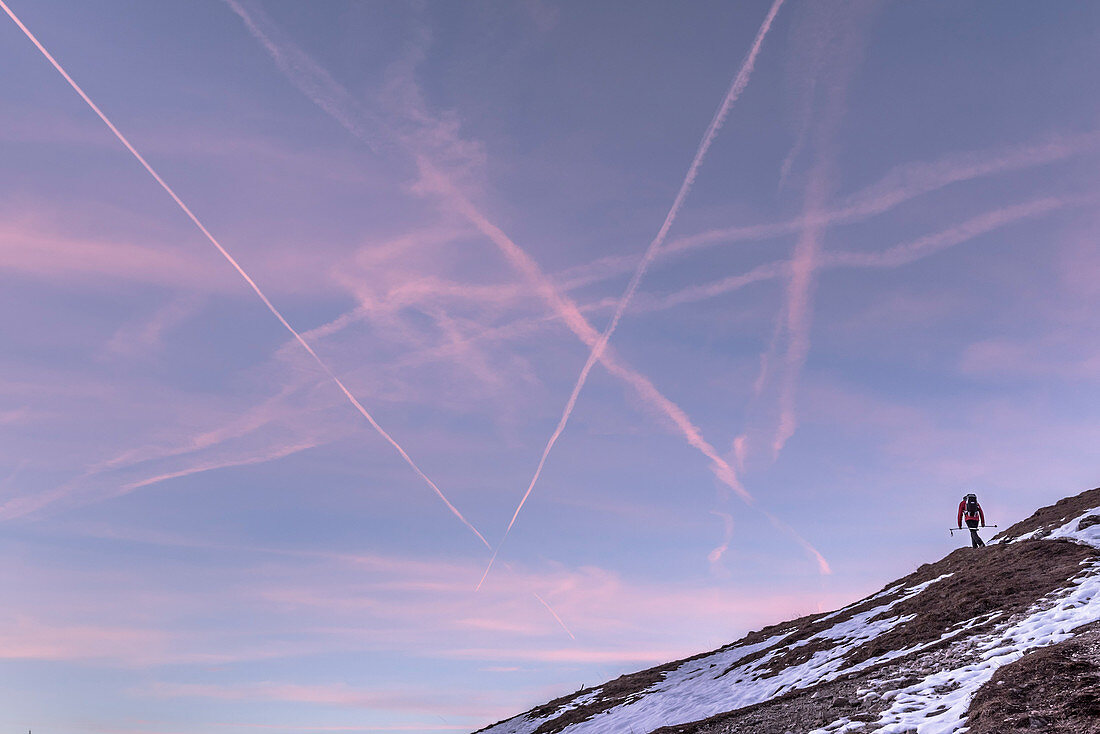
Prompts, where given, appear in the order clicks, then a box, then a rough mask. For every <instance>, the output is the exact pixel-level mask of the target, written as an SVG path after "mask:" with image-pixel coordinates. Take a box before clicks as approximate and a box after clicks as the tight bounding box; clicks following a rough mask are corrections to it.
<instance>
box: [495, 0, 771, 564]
mask: <svg viewBox="0 0 1100 734" xmlns="http://www.w3.org/2000/svg"><path fill="white" fill-rule="evenodd" d="M782 5H783V0H774V2H773V3H772V6H771V9H770V10H769V11H768V14H767V16H766V17H765V18H764V22H763V23H762V24H761V25H760V29H759V30H758V31H757V32H756V38H755V39H754V40H753V43H752V46H751V47H750V48H749V52H748V54H747V55H746V56H745V60H744V61H743V62H742V63H741V68H740V69H738V71H737V75H736V76H735V77H734V79H733V83H732V84H731V85H730V88H729V90H728V91H727V92H726V96H725V98H723V100H722V104H721V105H719V107H718V111H717V112H715V113H714V117H713V118H712V119H711V121H710V125H708V126H707V130H706V132H705V133H704V134H703V139H702V141H700V143H699V147H698V149H696V151H695V157H694V158H693V159H692V161H691V165H690V166H689V167H688V172H687V175H686V176H684V180H683V182H682V183H681V184H680V190H679V191H678V192H677V193H676V198H675V199H674V200H673V202H672V207H671V208H670V209H669V210H668V214H666V215H665V221H664V222H663V223H662V224H661V228H660V230H658V232H657V236H656V237H654V238H653V241H652V242H650V243H649V247H647V248H646V251H645V254H644V255H643V256H642V259H641V261H640V262H639V263H638V265H637V267H636V268H635V270H634V274H633V275H632V276H631V278H630V283H629V284H628V285H627V287H626V291H625V292H624V293H623V295H622V298H620V299H619V304H618V306H616V307H615V312H614V314H613V315H612V316H611V321H610V322H609V323H608V325H607V327H606V328H605V329H604V331H603V334H601V335H600V338H599V340H598V341H597V342H596V344H595V345H593V346H592V351H591V352H590V353H589V355H588V359H587V360H586V361H585V363H584V366H583V367H582V368H581V373H580V375H578V377H577V382H576V384H574V385H573V391H572V392H571V393H570V394H569V399H568V400H566V402H565V409H564V410H563V411H562V414H561V418H560V419H559V420H558V424H557V426H555V427H554V432H553V433H551V434H550V439H549V440H548V441H547V442H546V446H545V448H543V450H542V456H540V457H539V463H538V466H537V467H536V468H535V474H534V476H532V477H531V482H530V483H529V484H528V485H527V491H526V492H525V493H524V495H523V498H522V499H521V500H520V502H519V505H518V506H517V507H516V511H515V513H513V515H512V520H511V521H510V522H509V523H508V528H507V530H505V531H504V537H503V538H501V541H500V543H498V544H497V548H496V550H495V551H494V553H493V557H494V558H495V557H496V554H497V552H499V550H500V546H501V545H503V544H504V541H505V540H506V539H507V538H508V534H509V533H510V532H511V531H512V526H513V525H515V523H516V518H517V517H519V513H520V510H522V509H523V505H524V504H526V502H527V499H528V498H529V497H530V496H531V492H532V491H533V490H534V489H535V485H536V484H537V483H538V480H539V477H540V476H541V475H542V470H543V467H545V466H546V460H547V458H549V456H550V452H551V451H552V450H553V449H554V444H556V443H557V442H558V439H559V438H560V437H561V434H562V432H563V431H565V426H566V425H567V424H568V423H569V417H570V416H571V415H572V414H573V409H574V408H575V407H576V405H577V398H579V397H580V394H581V390H582V389H583V388H584V383H585V382H586V381H587V380H588V375H589V373H590V372H591V371H592V367H593V366H595V364H596V362H597V361H598V360H599V359H600V357H601V355H603V352H604V350H605V349H606V348H607V343H608V342H609V341H610V340H611V336H612V334H614V333H615V329H616V328H617V327H618V325H619V321H620V320H621V319H622V316H623V312H625V311H626V309H627V307H628V306H629V305H630V301H631V299H633V298H634V293H635V292H636V291H637V290H638V286H639V284H641V282H642V278H643V277H645V274H646V271H647V270H648V269H649V266H650V264H652V262H653V260H654V259H655V258H656V257H657V255H658V253H659V252H660V250H661V245H662V244H663V243H664V241H665V238H666V237H667V236H668V231H669V230H670V229H671V228H672V224H673V222H675V221H676V216H677V215H678V214H679V213H680V208H681V207H682V206H683V204H684V200H685V199H687V195H688V193H690V191H691V187H692V185H693V184H694V183H695V178H696V177H697V176H698V175H699V169H700V167H701V166H702V165H703V159H704V158H705V157H706V154H707V151H709V150H710V146H711V144H712V143H713V142H714V139H715V138H716V137H717V136H718V131H719V130H721V129H722V124H723V123H724V122H725V121H726V116H727V115H728V114H729V111H730V109H731V108H732V107H733V103H734V102H736V101H737V99H738V97H740V96H741V93H742V92H743V91H744V90H745V87H747V86H748V83H749V78H750V77H751V76H752V71H753V68H754V67H755V65H756V57H757V55H758V54H759V53H760V48H761V46H763V44H764V37H765V36H766V35H767V34H768V30H769V29H770V28H771V25H772V21H773V20H775V16H776V14H777V13H778V12H779V8H780V6H782ZM726 466H727V467H728V466H729V465H728V464H727V465H726ZM730 471H731V472H732V468H730ZM738 485H739V483H738ZM491 567H492V561H491V560H490V562H489V567H488V568H486V569H485V573H486V574H488V573H489V568H491ZM482 580H483V581H484V576H483V577H482Z"/></svg>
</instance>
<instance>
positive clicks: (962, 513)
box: [958, 499, 985, 528]
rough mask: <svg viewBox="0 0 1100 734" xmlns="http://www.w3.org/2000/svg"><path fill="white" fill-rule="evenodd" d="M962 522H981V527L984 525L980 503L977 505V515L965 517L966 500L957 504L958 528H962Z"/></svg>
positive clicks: (983, 514)
mask: <svg viewBox="0 0 1100 734" xmlns="http://www.w3.org/2000/svg"><path fill="white" fill-rule="evenodd" d="M963 520H981V521H982V525H985V513H984V512H982V506H981V504H980V503H979V504H978V514H977V515H967V514H966V500H965V499H964V500H963V501H962V502H960V503H959V520H958V522H959V527H960V528H961V527H962V526H963Z"/></svg>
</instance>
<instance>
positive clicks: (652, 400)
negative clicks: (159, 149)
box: [226, 0, 828, 588]
mask: <svg viewBox="0 0 1100 734" xmlns="http://www.w3.org/2000/svg"><path fill="white" fill-rule="evenodd" d="M780 1H781V0H780ZM226 3H227V4H228V5H229V6H230V8H231V9H233V11H234V12H235V13H237V14H238V15H239V16H240V17H241V19H242V20H244V22H245V24H246V26H247V28H248V30H249V33H251V34H252V35H253V37H255V38H256V40H257V41H258V42H259V43H260V44H261V45H262V46H263V47H264V49H265V50H266V51H267V52H268V53H269V54H270V55H271V57H272V58H273V60H274V61H275V62H276V65H278V66H279V69H280V70H281V71H282V72H283V74H284V75H286V77H287V78H288V79H289V80H290V82H291V83H292V84H294V85H295V86H296V87H297V88H298V89H299V91H301V92H302V93H303V94H304V95H305V96H306V97H308V98H309V99H311V100H312V101H313V102H314V103H315V104H316V105H317V106H318V107H320V108H321V109H322V110H324V111H326V112H328V113H329V114H331V115H332V116H333V118H334V119H335V120H336V121H337V122H339V123H340V124H341V125H342V126H343V127H344V128H345V129H346V130H347V131H348V132H349V133H351V134H352V135H353V136H355V137H357V138H360V139H363V140H365V141H366V142H368V143H369V142H370V140H369V139H367V138H366V135H367V133H366V130H365V128H364V126H363V125H361V124H359V122H358V121H357V120H356V119H355V115H354V114H353V113H354V112H355V111H354V110H349V109H347V108H345V107H341V105H348V104H350V102H349V101H348V99H349V98H348V96H347V94H346V91H345V90H343V88H342V87H341V86H340V85H339V83H338V82H336V81H335V80H333V79H332V77H331V75H329V74H328V72H327V71H325V70H324V69H323V68H322V67H320V66H319V65H318V64H317V63H316V62H315V61H313V59H312V58H310V57H309V56H308V55H307V54H305V53H304V52H302V51H301V50H300V49H298V48H296V47H295V46H294V45H293V44H292V43H291V42H289V41H286V40H285V39H282V42H281V43H277V42H276V41H275V40H273V38H272V37H271V36H269V35H268V33H267V31H266V30H265V28H264V27H267V26H270V25H271V24H270V23H268V22H266V19H265V18H264V17H263V16H262V15H259V14H251V13H249V12H248V11H246V10H245V9H244V8H243V7H242V6H241V5H240V3H238V2H237V1H236V0H226ZM779 4H780V2H777V3H776V6H775V8H773V10H774V9H776V8H778V5H779ZM771 17H774V13H770V14H769V20H768V22H769V23H770V18H771ZM261 25H263V26H264V27H261ZM272 32H274V31H273V30H272ZM758 41H759V39H758ZM758 47H759V42H758V43H757V44H755V46H754V48H758ZM740 76H741V75H739V77H740ZM746 81H747V80H746ZM735 84H737V80H735ZM740 86H741V88H743V86H744V82H742V84H741V85H740ZM738 93H740V92H739V91H738ZM731 103H732V102H731ZM726 112H728V108H726V105H725V104H723V108H720V109H719V113H720V114H721V115H722V116H724V114H725V113H726ZM716 118H717V115H716ZM711 128H714V129H713V130H712V129H711ZM379 129H380V130H382V131H383V132H385V133H386V134H389V135H394V132H393V129H392V128H391V127H387V126H384V125H380V128H379ZM716 130H717V128H716V127H715V126H714V122H713V121H712V124H711V127H708V132H709V133H711V138H713V133H714V132H716ZM399 140H400V141H401V142H402V143H403V144H404V145H405V147H406V148H407V149H408V150H409V153H410V155H412V156H413V158H414V159H415V162H416V165H417V167H418V170H419V173H420V181H419V182H418V187H419V189H420V190H421V191H423V192H431V193H435V194H437V195H439V196H440V197H441V198H443V199H444V200H445V202H446V203H447V204H449V205H450V206H451V207H452V208H453V209H454V210H455V211H456V212H457V213H458V214H459V215H460V216H462V217H463V218H464V219H466V220H467V221H468V222H469V223H470V224H472V225H473V226H474V227H475V228H476V229H477V230H478V231H479V232H481V233H482V234H483V235H484V236H485V237H486V238H487V239H489V241H490V242H492V243H493V244H494V245H496V247H497V248H498V250H500V252H501V254H502V255H504V257H505V259H506V260H508V262H509V263H511V265H512V266H513V267H514V268H515V269H516V270H518V271H519V272H520V273H521V274H522V275H523V276H524V277H525V278H526V279H527V280H528V282H530V283H531V284H532V285H533V286H534V288H535V291H536V293H537V294H538V295H539V297H541V298H542V299H543V300H544V301H546V303H547V304H548V305H549V306H550V307H551V309H552V310H553V312H554V313H555V314H556V315H557V317H558V318H560V319H562V321H563V322H564V323H565V325H566V326H567V327H568V328H569V329H570V331H572V332H573V333H574V334H575V335H576V336H577V337H578V338H579V339H580V340H581V341H583V342H584V343H585V345H586V346H588V347H589V349H594V348H595V346H596V345H597V344H599V340H600V332H598V331H597V330H596V329H595V328H594V327H593V326H592V325H591V324H590V323H589V322H588V320H587V319H586V318H585V317H584V315H583V314H582V313H581V310H580V308H578V306H577V304H576V303H574V302H573V301H572V300H571V299H569V298H568V297H565V296H563V295H562V294H561V292H560V291H559V289H558V288H557V287H556V286H555V284H554V283H553V282H552V281H551V280H550V278H548V277H547V276H546V275H545V273H543V272H542V269H541V268H540V267H539V265H538V263H536V262H535V261H534V259H532V258H531V256H530V255H529V254H528V253H527V252H526V251H525V250H524V249H523V248H521V247H520V246H519V245H517V244H516V243H515V242H514V241H513V240H512V239H511V238H510V237H508V235H507V234H506V233H505V232H504V231H503V230H501V229H500V228H499V227H498V226H496V225H495V224H493V223H492V222H491V221H489V219H488V218H487V217H486V216H485V215H484V214H483V213H482V212H481V211H480V210H479V209H478V208H477V207H476V206H474V205H473V203H471V202H470V201H469V199H467V198H466V196H465V195H463V193H462V192H461V191H459V190H458V189H457V188H456V187H455V185H454V183H453V182H452V181H451V180H450V178H449V177H447V176H446V175H444V174H443V173H442V172H441V171H439V170H438V168H436V166H435V165H434V164H433V163H432V161H431V160H429V159H428V158H427V157H426V156H424V155H422V154H420V153H418V152H417V151H416V150H415V149H412V148H411V144H410V141H409V140H408V139H406V138H400V137H399ZM707 144H708V145H709V142H708V143H707ZM695 168H696V169H697V168H698V166H696V167H695ZM681 198H682V197H681ZM539 321H540V322H541V321H542V320H541V319H540V320H539ZM507 328H508V327H505V329H507ZM605 347H606V344H605ZM598 359H599V361H600V362H601V363H602V364H603V365H604V366H605V367H606V368H607V369H608V371H609V372H610V373H611V374H612V375H614V376H616V377H618V378H620V379H621V380H623V381H624V382H626V383H627V385H629V386H630V387H631V388H633V389H634V390H635V391H636V392H637V393H638V394H639V395H640V396H641V397H642V398H643V400H644V401H645V402H647V403H648V404H650V405H651V406H653V407H654V408H655V409H656V410H657V411H659V412H660V413H662V414H663V415H664V416H665V417H666V418H668V420H669V422H670V423H671V424H672V425H673V426H675V427H676V428H677V429H678V430H679V431H680V432H681V433H682V435H683V436H684V438H685V439H686V440H687V442H688V443H689V444H690V445H691V446H693V447H694V448H696V449H697V450H699V451H700V452H701V453H703V455H704V456H706V457H707V458H708V459H709V460H710V462H711V471H712V472H713V473H714V474H715V476H716V477H717V478H718V480H719V481H721V482H722V483H723V484H726V485H727V486H729V487H730V488H731V489H733V490H734V491H735V492H736V493H737V494H738V495H739V496H741V497H742V499H744V500H745V502H746V503H748V504H749V505H750V506H752V505H753V504H754V500H753V498H752V496H751V495H750V494H749V493H748V492H747V491H746V490H745V488H744V487H743V486H741V484H740V482H739V481H738V480H737V476H736V473H735V472H734V470H733V468H732V467H731V466H730V465H729V464H728V463H727V462H726V461H725V460H724V459H722V457H721V456H720V454H719V453H718V451H717V450H716V449H715V448H714V447H713V446H712V445H711V444H710V443H709V442H707V441H706V439H704V438H703V436H702V433H701V431H700V430H699V429H698V427H696V426H695V425H694V424H693V423H692V422H691V420H690V418H689V417H688V416H687V414H686V413H684V411H683V410H682V409H681V408H680V407H679V406H678V405H676V404H675V403H673V402H672V401H671V400H669V399H668V398H666V397H665V396H664V395H663V394H661V392H660V391H659V390H658V389H657V388H656V386H655V385H653V383H652V382H651V381H650V380H649V379H648V378H646V377H645V376H643V375H641V374H640V373H638V372H637V371H635V370H633V369H632V368H630V367H628V366H626V365H623V364H621V363H619V362H618V361H617V360H615V359H614V358H613V357H612V356H611V355H610V354H609V353H608V351H607V350H606V349H604V350H602V351H601V353H600V354H599V356H598ZM528 494H529V493H528ZM525 500H526V497H525ZM522 504H523V503H521V504H520V508H518V509H517V511H516V513H515V514H514V515H513V524H514V518H515V517H516V516H518V512H519V509H521V508H522ZM509 527H511V526H509ZM791 532H793V531H791ZM799 542H800V543H801V544H803V545H804V546H805V547H808V548H810V549H811V551H810V552H811V555H814V556H815V558H817V559H818V564H819V566H821V567H822V568H823V569H827V564H824V563H823V559H822V558H821V557H820V554H818V553H817V551H816V550H813V549H812V546H809V544H808V543H806V541H805V540H803V539H801V538H799ZM499 547H500V546H499V545H498V546H497V551H499ZM495 557H496V556H495V554H494V556H493V558H494V559H495ZM491 567H492V561H490V563H489V566H488V568H491ZM487 570H488V569H487ZM824 572H826V573H827V572H828V571H827V570H826V571H824ZM485 575H487V574H483V576H482V581H484V578H485ZM478 586H479V588H480V586H481V584H480V583H479V585H478Z"/></svg>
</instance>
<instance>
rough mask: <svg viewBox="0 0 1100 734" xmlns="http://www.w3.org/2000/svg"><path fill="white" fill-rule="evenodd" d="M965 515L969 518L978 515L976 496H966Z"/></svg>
mask: <svg viewBox="0 0 1100 734" xmlns="http://www.w3.org/2000/svg"><path fill="white" fill-rule="evenodd" d="M966 514H967V515H971V516H974V515H977V514H978V495H976V494H968V495H966Z"/></svg>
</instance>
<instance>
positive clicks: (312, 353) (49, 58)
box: [0, 0, 492, 548]
mask: <svg viewBox="0 0 1100 734" xmlns="http://www.w3.org/2000/svg"><path fill="white" fill-rule="evenodd" d="M0 8H3V10H4V12H5V13H7V14H8V17H9V18H11V19H12V21H14V22H15V24H16V25H17V26H19V29H20V30H21V31H23V33H24V35H26V36H27V38H28V39H30V41H31V43H33V44H34V45H35V47H36V48H37V49H38V50H39V51H41V52H42V55H43V56H45V57H46V60H47V61H49V62H50V64H51V65H53V68H54V69H56V70H57V72H58V73H59V74H61V76H62V77H64V78H65V81H67V82H68V83H69V86H70V87H72V88H73V90H74V91H75V92H76V93H77V94H79V95H80V98H81V99H83V100H84V101H85V102H86V103H87V104H88V106H89V107H91V108H92V111H93V112H95V113H96V115H98V116H99V119H100V120H102V121H103V124H105V125H106V126H107V127H108V128H110V130H111V132H112V133H114V134H115V137H116V138H118V140H119V142H120V143H122V144H123V145H124V146H125V147H126V150H128V151H130V153H131V154H133V156H134V158H136V159H137V161H138V163H140V164H141V165H142V167H143V168H144V169H145V170H146V171H148V172H149V175H150V176H152V177H153V179H154V180H155V181H156V182H157V183H158V184H160V187H161V188H162V189H164V190H165V191H166V192H167V193H168V195H169V196H170V197H172V201H174V202H176V205H177V206H179V208H180V209H181V210H182V211H183V213H184V214H186V215H187V218H188V219H190V220H191V221H192V222H193V223H194V224H195V226H196V227H198V229H199V231H200V232H202V233H203V235H204V236H205V237H206V239H208V240H209V241H210V244H212V245H214V247H216V248H217V250H218V252H220V253H221V254H222V256H224V257H225V259H226V260H228V261H229V264H230V265H232V266H233V269H234V270H236V271H237V272H238V273H239V274H240V276H241V277H242V278H244V280H245V282H246V283H248V285H249V286H250V287H251V288H252V290H253V291H255V293H256V295H257V296H259V297H260V300H261V301H263V302H264V305H265V306H267V309H268V310H269V311H271V313H272V314H274V315H275V318H277V319H278V320H279V323H281V324H282V325H283V326H284V327H285V328H286V330H287V331H289V332H290V333H291V334H292V335H293V336H294V338H295V339H296V340H297V342H298V343H299V344H301V345H302V348H303V349H305V350H306V351H307V352H309V356H311V357H313V359H314V361H315V362H317V364H318V365H319V366H320V367H321V369H322V370H324V372H325V374H327V375H328V376H329V378H331V379H332V381H333V382H334V383H336V386H337V387H338V388H340V391H341V392H342V393H344V397H346V398H347V399H348V402H349V403H351V404H352V406H353V407H354V408H355V409H356V410H358V411H359V413H360V415H362V416H363V417H364V418H366V419H367V422H368V423H370V424H371V426H372V427H373V428H374V430H376V431H378V433H379V434H380V435H381V436H382V438H384V439H386V441H388V442H389V444H390V445H391V446H393V448H394V449H395V450H396V451H397V453H399V454H400V455H401V458H402V459H404V460H405V463H406V464H408V465H409V466H410V467H412V470H413V471H415V472H416V474H417V476H419V477H420V478H421V479H423V480H424V482H425V483H426V484H427V485H428V486H429V487H431V488H432V490H433V491H434V492H435V493H436V495H437V496H438V497H439V499H441V500H442V501H443V503H444V504H445V505H447V508H448V509H449V510H450V511H451V512H452V513H453V514H454V516H455V517H457V518H458V519H459V520H460V521H462V524H463V525H465V526H466V527H467V528H469V529H470V531H471V532H472V533H473V534H474V535H476V536H477V538H478V540H480V541H481V542H482V544H484V545H485V546H486V547H489V548H491V547H492V546H490V545H489V542H488V541H487V540H485V536H483V535H482V534H481V533H480V532H478V529H477V528H475V527H474V526H473V525H472V524H471V523H470V521H469V520H467V519H466V518H465V517H464V516H463V514H462V513H461V512H459V511H458V508H457V507H455V506H454V505H453V504H452V503H451V501H450V500H449V499H447V497H446V495H444V494H443V491H442V490H440V489H439V487H438V486H437V485H436V483H435V482H433V481H432V480H431V479H430V478H429V477H428V475H427V474H425V473H424V472H423V471H422V470H421V468H420V467H419V466H417V464H416V462H415V461H413V460H412V457H410V456H409V454H408V452H406V451H405V449H403V448H402V447H401V444H399V443H397V441H396V440H394V438H393V436H391V435H390V434H389V433H387V432H386V430H385V429H384V428H382V426H381V425H379V423H378V421H376V420H375V419H374V416H372V415H371V414H370V412H369V411H368V410H367V409H366V408H364V407H363V404H362V403H360V402H359V400H358V399H356V397H355V396H354V395H352V394H351V391H350V390H348V388H347V387H346V386H345V385H344V383H343V382H342V381H341V380H340V378H339V377H337V376H336V373H335V372H333V371H332V369H331V368H330V367H329V366H328V364H326V363H325V361H324V360H323V359H321V357H320V356H318V354H317V352H315V351H314V350H313V347H311V346H310V345H309V343H308V342H307V341H306V340H305V339H303V338H302V335H301V334H299V333H298V331H297V330H296V329H295V328H294V327H293V326H291V325H290V322H288V321H287V320H286V318H284V317H283V315H282V313H280V312H279V309H277V308H275V305H274V304H273V303H271V301H270V300H269V299H268V297H267V296H266V295H264V292H263V291H262V290H260V286H258V285H256V281H254V280H253V279H252V278H251V277H250V276H249V275H248V273H246V272H245V270H244V268H242V267H241V266H240V264H239V263H238V262H237V261H236V259H234V257H233V256H232V255H230V254H229V251H228V250H226V249H225V248H224V247H222V245H221V243H220V242H218V240H217V239H216V238H215V237H214V235H212V234H210V231H209V230H208V229H207V228H206V227H205V226H204V225H203V223H202V222H200V221H199V218H198V217H196V216H195V214H194V213H193V212H192V211H191V210H190V209H189V208H188V206H187V205H186V204H184V203H183V200H182V199H180V197H179V196H178V195H177V194H176V192H175V191H173V190H172V187H171V186H169V185H168V184H167V183H165V181H164V179H163V178H161V177H160V174H158V173H157V172H156V171H155V170H153V167H152V166H150V165H149V163H148V161H146V160H145V158H144V157H142V155H141V153H139V152H138V151H137V148H135V147H134V146H133V145H132V144H131V143H130V141H129V140H127V139H126V136H125V135H123V134H122V133H121V132H120V131H119V129H118V128H117V127H115V125H114V123H112V122H111V121H110V120H109V119H108V118H107V115H105V114H103V110H101V109H99V107H98V106H97V105H96V103H95V102H93V101H92V99H91V97H89V96H88V95H87V94H86V93H85V92H84V90H83V89H81V88H80V85H79V84H77V83H76V82H75V81H73V78H72V77H71V76H69V74H68V72H66V71H65V69H64V68H62V66H61V64H59V63H58V62H57V60H56V59H55V58H54V57H53V56H52V55H51V54H50V52H49V51H47V50H46V47H45V46H43V45H42V44H41V42H39V40H38V39H37V38H36V37H35V35H34V34H33V33H31V31H30V29H29V28H27V26H25V25H23V22H22V21H21V20H19V18H18V17H17V16H16V15H15V13H13V12H12V11H11V8H9V7H8V6H7V4H6V3H4V0H0Z"/></svg>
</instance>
